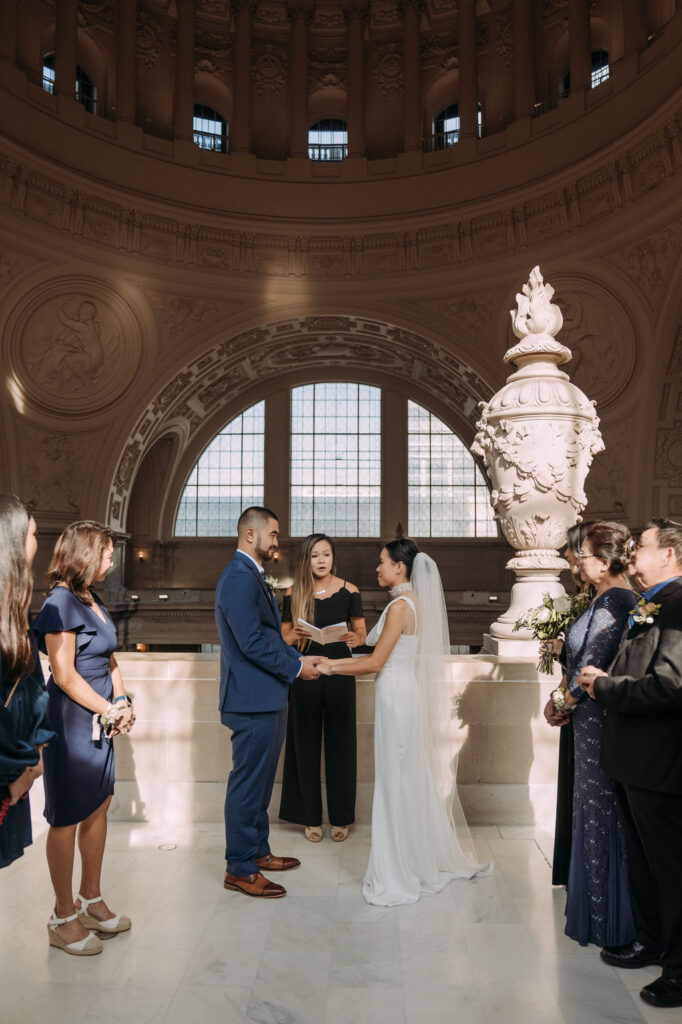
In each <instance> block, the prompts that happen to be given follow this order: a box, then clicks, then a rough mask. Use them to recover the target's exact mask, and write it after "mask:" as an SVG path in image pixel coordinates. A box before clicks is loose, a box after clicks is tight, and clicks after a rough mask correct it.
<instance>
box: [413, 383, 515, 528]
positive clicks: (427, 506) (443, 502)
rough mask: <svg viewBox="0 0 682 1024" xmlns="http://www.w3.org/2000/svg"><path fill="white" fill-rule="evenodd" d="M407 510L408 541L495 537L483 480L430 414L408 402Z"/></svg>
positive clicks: (455, 439)
mask: <svg viewBox="0 0 682 1024" xmlns="http://www.w3.org/2000/svg"><path fill="white" fill-rule="evenodd" d="M407 481H408V483H407V509H408V531H409V533H410V536H412V537H496V536H497V525H496V523H495V520H494V519H493V512H492V508H491V506H490V492H489V490H488V486H487V484H486V482H485V478H484V476H483V474H482V473H481V470H480V469H479V468H478V466H477V464H476V461H475V459H474V457H473V456H472V455H471V453H470V452H469V450H468V448H467V447H466V445H464V444H463V443H462V441H460V439H459V438H458V437H457V435H456V434H454V433H453V432H452V431H451V430H450V428H449V427H448V426H447V425H446V424H445V423H443V421H442V420H439V419H438V418H437V417H436V416H434V415H433V413H430V412H429V411H428V410H427V409H424V408H422V406H420V405H417V403H416V402H411V401H408V403H407Z"/></svg>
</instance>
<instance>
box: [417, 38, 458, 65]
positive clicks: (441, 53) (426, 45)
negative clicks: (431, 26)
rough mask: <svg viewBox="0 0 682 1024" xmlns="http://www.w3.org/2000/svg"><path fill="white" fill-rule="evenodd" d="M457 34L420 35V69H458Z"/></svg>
mask: <svg viewBox="0 0 682 1024" xmlns="http://www.w3.org/2000/svg"><path fill="white" fill-rule="evenodd" d="M458 52H459V33H458V32H457V31H456V30H453V31H451V32H446V33H439V34H436V33H432V32H430V33H424V34H423V35H422V67H423V68H439V69H441V70H443V71H452V70H454V69H455V68H458V67H459V57H458V56H457V54H458Z"/></svg>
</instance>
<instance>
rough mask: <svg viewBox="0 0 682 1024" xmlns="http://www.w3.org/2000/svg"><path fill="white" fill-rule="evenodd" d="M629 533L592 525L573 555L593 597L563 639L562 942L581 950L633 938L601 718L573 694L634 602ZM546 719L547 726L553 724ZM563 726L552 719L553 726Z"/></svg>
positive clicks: (613, 641)
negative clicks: (567, 817)
mask: <svg viewBox="0 0 682 1024" xmlns="http://www.w3.org/2000/svg"><path fill="white" fill-rule="evenodd" d="M630 546H631V540H630V532H629V530H628V529H627V527H625V526H622V525H620V524H618V523H593V524H592V525H591V526H590V527H589V529H588V530H587V532H586V534H585V538H584V540H583V543H582V550H581V552H580V554H579V561H580V566H581V576H582V578H583V579H584V581H585V582H586V583H588V584H589V583H591V584H593V585H594V587H595V589H596V596H595V599H594V601H593V602H592V604H591V605H590V606H589V608H587V609H586V611H584V612H583V614H582V615H581V616H580V617H579V618H577V619H576V620H575V622H574V623H573V624H572V625H571V626H570V627H569V629H568V631H567V633H566V645H565V653H566V675H565V677H564V685H565V686H566V693H565V700H566V705H567V707H570V708H571V709H572V718H573V736H574V743H575V775H574V791H573V834H572V842H571V859H570V868H569V875H568V885H567V887H566V889H567V895H566V934H567V935H568V936H569V937H570V938H572V939H575V940H576V942H579V943H580V944H581V945H582V946H586V945H587V944H588V943H589V942H594V943H596V944H597V945H599V946H619V945H625V944H626V943H628V942H631V941H632V939H634V937H635V926H634V920H633V916H632V906H631V903H630V894H629V890H628V874H627V862H626V855H625V839H624V836H623V830H622V826H621V823H620V819H619V817H618V808H617V803H616V798H615V794H614V786H613V782H612V781H611V779H609V778H608V777H607V776H606V775H605V774H604V772H603V771H602V769H601V767H600V765H599V755H600V747H601V731H602V721H603V714H604V712H603V711H602V709H601V708H600V707H599V705H597V704H595V702H594V701H592V700H589V699H585V698H586V695H585V693H584V692H583V691H581V689H580V687H579V686H578V681H577V680H578V676H579V675H580V669H581V667H582V666H583V665H596V666H598V667H599V668H606V667H607V666H608V665H609V664H610V662H611V661H612V660H613V657H614V656H615V654H616V651H617V650H618V648H619V647H620V643H621V640H622V637H623V633H624V632H625V630H626V628H627V625H628V616H629V614H630V612H631V610H632V609H633V608H634V606H635V595H634V594H633V592H632V589H631V588H630V586H629V584H628V582H627V580H626V579H625V577H624V575H623V574H624V572H625V570H626V567H627V564H628V562H629V550H630ZM548 718H549V719H550V720H551V719H552V716H551V715H549V716H548ZM565 721H566V719H565V718H562V717H561V716H559V715H557V716H555V717H554V720H553V721H552V724H554V725H561V724H563V723H564V722H565Z"/></svg>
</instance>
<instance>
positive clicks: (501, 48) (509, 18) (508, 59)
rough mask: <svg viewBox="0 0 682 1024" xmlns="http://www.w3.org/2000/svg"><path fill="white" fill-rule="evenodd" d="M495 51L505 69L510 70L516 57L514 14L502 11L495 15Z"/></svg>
mask: <svg viewBox="0 0 682 1024" xmlns="http://www.w3.org/2000/svg"><path fill="white" fill-rule="evenodd" d="M495 51H496V53H497V56H498V57H499V58H500V61H501V63H502V67H503V68H504V69H505V71H510V70H511V66H512V59H513V57H514V16H513V12H512V11H500V12H498V13H497V14H496V16H495Z"/></svg>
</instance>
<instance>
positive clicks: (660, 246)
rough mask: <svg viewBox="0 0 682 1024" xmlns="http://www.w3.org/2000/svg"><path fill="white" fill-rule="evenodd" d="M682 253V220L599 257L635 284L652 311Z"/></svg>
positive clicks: (660, 297)
mask: <svg viewBox="0 0 682 1024" xmlns="http://www.w3.org/2000/svg"><path fill="white" fill-rule="evenodd" d="M681 253H682V220H677V221H674V222H673V223H672V224H670V225H669V226H668V227H666V228H664V229H663V230H662V231H657V232H655V233H654V234H650V235H647V236H645V237H644V238H640V239H638V240H637V241H635V242H631V243H630V244H629V245H626V246H622V247H619V248H617V249H611V250H608V251H607V252H605V253H603V254H602V255H603V258H604V259H605V260H607V262H609V263H611V264H612V265H613V266H614V267H617V268H618V269H619V270H621V271H622V272H623V273H624V274H625V275H626V276H627V277H628V278H629V279H630V280H631V281H633V282H634V284H635V285H636V286H637V287H638V289H639V290H640V292H641V293H642V295H643V296H644V298H645V299H646V301H647V303H648V304H649V306H650V308H651V309H652V310H655V309H656V308H657V307H658V305H659V303H660V300H661V299H662V297H663V293H664V291H665V289H666V286H667V284H668V281H669V279H670V276H671V274H672V272H673V270H674V268H675V265H676V263H677V261H678V259H679V258H680V255H681Z"/></svg>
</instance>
